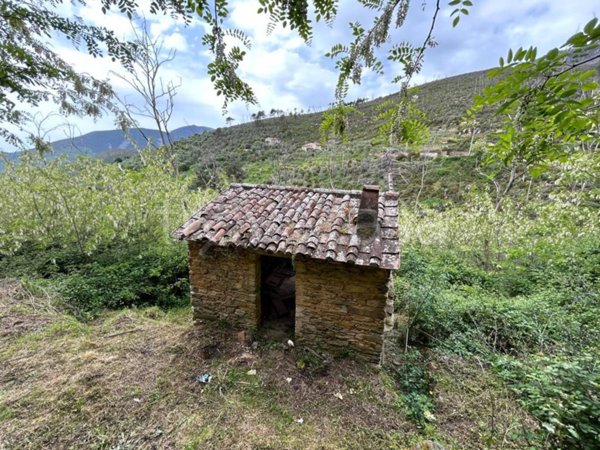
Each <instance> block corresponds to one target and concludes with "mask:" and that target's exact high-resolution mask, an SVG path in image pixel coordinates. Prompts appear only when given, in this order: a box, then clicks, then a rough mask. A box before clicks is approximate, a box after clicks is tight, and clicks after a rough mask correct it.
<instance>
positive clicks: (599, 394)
mask: <svg viewBox="0 0 600 450" xmlns="http://www.w3.org/2000/svg"><path fill="white" fill-rule="evenodd" d="M599 356H600V354H598V352H597V351H596V354H594V353H593V352H592V351H589V350H588V351H583V352H581V353H580V354H578V355H566V354H561V355H555V356H545V355H539V356H536V357H532V358H529V359H527V360H521V361H520V360H516V359H514V358H508V357H503V358H499V359H498V360H497V361H496V363H495V368H496V369H497V371H498V373H499V374H500V375H501V376H502V377H503V378H504V379H506V380H507V381H509V383H510V385H511V386H512V388H513V390H514V391H515V392H517V393H518V394H519V396H520V398H521V403H522V404H523V405H524V406H525V407H527V409H529V410H530V411H531V412H532V413H533V414H534V415H535V416H536V417H537V418H538V420H539V421H540V424H541V426H542V428H543V429H544V430H545V431H546V432H547V433H548V435H549V437H550V440H551V443H552V446H553V447H555V448H574V449H585V450H588V449H589V450H592V449H597V448H600V363H599V359H598V357H599Z"/></svg>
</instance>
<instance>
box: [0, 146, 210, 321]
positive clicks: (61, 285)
mask: <svg viewBox="0 0 600 450" xmlns="http://www.w3.org/2000/svg"><path fill="white" fill-rule="evenodd" d="M141 161H143V163H142V167H141V168H140V169H139V170H125V169H123V168H121V167H120V166H118V165H116V164H115V165H107V164H104V163H102V162H100V161H97V160H92V159H88V158H81V159H79V160H77V161H74V162H69V161H65V160H62V159H53V160H46V159H44V158H43V157H39V156H35V155H34V154H25V155H24V157H23V158H22V161H21V162H20V163H19V164H14V165H8V166H7V167H6V169H5V171H4V172H3V173H2V174H0V205H1V208H2V211H3V213H2V215H1V216H0V230H2V232H1V233H0V271H1V272H2V274H3V276H4V277H7V276H11V277H15V276H17V277H21V278H34V279H41V280H45V281H44V282H46V283H50V284H51V285H53V286H55V287H56V288H57V289H58V290H59V291H60V292H61V293H62V295H63V297H64V299H65V301H66V306H67V307H68V309H69V310H70V311H72V312H73V313H75V314H76V315H77V316H78V317H80V318H90V317H93V316H94V315H96V314H97V313H98V312H99V311H100V310H101V309H103V308H106V307H109V308H120V307H124V306H135V305H137V306H141V305H160V306H169V305H176V304H178V303H180V302H181V301H182V300H183V299H185V298H186V296H187V293H188V292H189V288H188V281H187V259H186V254H185V249H184V248H182V247H181V246H178V245H177V244H176V243H174V242H173V241H172V239H171V238H170V236H169V233H170V231H171V230H173V229H174V228H175V227H176V226H177V225H179V224H180V222H181V221H182V220H185V218H187V216H188V214H190V213H191V211H192V210H194V209H195V208H197V207H198V206H199V205H201V204H202V203H203V202H204V201H205V199H207V198H208V197H209V196H210V192H206V191H205V192H198V191H190V190H189V188H188V185H189V183H190V181H191V180H190V179H178V178H174V177H173V176H172V175H171V174H170V171H169V169H170V167H168V166H167V165H166V163H165V162H164V158H162V155H161V154H160V153H156V152H152V153H150V152H146V153H143V154H142V158H141Z"/></svg>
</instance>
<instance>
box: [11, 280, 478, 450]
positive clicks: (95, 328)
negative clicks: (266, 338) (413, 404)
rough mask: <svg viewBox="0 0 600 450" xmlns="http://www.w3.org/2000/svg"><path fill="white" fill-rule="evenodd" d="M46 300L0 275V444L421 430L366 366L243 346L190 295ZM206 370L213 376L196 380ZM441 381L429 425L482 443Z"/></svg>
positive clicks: (381, 443)
mask: <svg viewBox="0 0 600 450" xmlns="http://www.w3.org/2000/svg"><path fill="white" fill-rule="evenodd" d="M52 303H53V298H52V296H51V295H48V294H44V293H41V295H39V294H38V295H33V294H32V293H31V292H29V291H27V290H26V289H24V288H23V287H22V286H21V285H20V284H19V283H18V282H16V281H10V282H7V281H5V282H2V283H0V325H1V326H2V328H1V330H2V331H1V332H0V449H4V448H7V449H12V448H15V449H17V448H18V449H23V448H25V449H26V448H39V449H42V448H43V449H47V448H59V449H61V448H65V449H66V448H86V449H88V448H92V449H93V448H106V449H134V448H135V449H138V448H142V449H163V448H177V449H180V448H183V449H196V448H202V449H205V448H219V449H269V448H272V449H294V448H302V449H313V448H314V449H317V448H318V449H334V448H369V449H375V448H386V449H387V448H397V449H403V448H411V446H413V445H414V444H416V443H418V442H421V441H422V440H423V439H425V436H423V435H422V434H420V433H419V432H418V430H417V428H416V427H415V426H414V425H413V424H412V423H411V422H409V421H408V420H407V419H406V417H405V415H404V414H403V410H402V407H401V406H400V403H399V401H398V397H397V395H396V393H395V386H394V383H393V381H392V380H391V378H390V377H389V376H388V375H386V373H385V372H382V371H379V370H377V369H376V368H374V367H366V366H364V365H361V364H358V363H355V362H353V361H350V360H336V361H334V362H333V363H332V364H331V365H330V366H329V367H328V370H327V371H326V373H323V374H319V375H315V374H311V372H310V371H308V370H306V369H304V370H303V369H299V368H298V367H297V364H296V362H297V360H298V358H300V357H301V355H299V354H298V353H296V351H295V350H292V351H287V350H285V349H284V348H283V346H282V345H281V344H280V343H273V342H271V343H269V342H261V343H260V345H259V347H258V349H256V350H252V349H249V348H247V347H243V346H242V345H240V344H238V343H237V342H235V339H231V336H230V333H228V332H227V331H226V330H223V329H213V330H205V331H204V332H200V331H198V330H197V329H195V328H194V327H192V326H191V323H190V314H189V310H188V309H182V310H173V311H170V312H168V313H165V312H163V311H160V310H159V309H157V308H148V309H144V310H123V311H119V312H114V313H110V314H107V315H105V316H103V317H102V318H101V319H100V320H98V321H96V322H94V323H91V324H82V323H80V322H78V321H76V320H75V319H73V318H72V317H70V316H68V315H65V314H62V313H60V312H59V311H57V310H56V309H55V308H54V307H52ZM253 369H254V370H256V375H253V374H252V372H251V373H250V374H249V373H248V372H249V371H250V370H253ZM205 371H206V372H210V373H211V374H212V375H213V379H212V381H211V382H210V383H208V384H206V385H202V384H199V383H197V382H196V380H195V379H196V377H197V376H198V375H199V374H201V373H203V372H205ZM289 378H291V381H289V382H288V379H289ZM441 385H442V384H440V386H441ZM438 395H439V396H440V398H443V399H445V400H443V401H442V402H441V409H440V411H439V412H438V413H436V416H437V417H438V421H439V422H438V424H437V425H435V426H432V430H429V431H428V433H429V435H430V436H433V437H434V439H436V440H438V441H440V442H444V443H446V445H450V446H453V445H452V442H456V441H457V439H462V438H468V439H471V440H472V442H474V443H480V442H481V437H478V436H475V437H471V436H470V435H469V434H468V433H466V432H465V431H464V430H465V429H469V428H470V427H473V426H476V421H477V420H478V419H477V418H474V419H473V418H471V417H470V416H469V415H468V414H466V413H465V414H463V413H460V414H459V417H458V419H457V420H455V419H454V418H455V417H456V413H455V412H452V411H451V412H447V411H446V409H447V405H448V404H449V403H448V402H453V401H455V400H458V399H457V398H454V399H453V397H452V396H453V395H457V392H456V391H454V390H452V389H450V390H449V391H447V392H444V391H443V390H442V391H440V392H439V393H438ZM461 395H462V394H461ZM448 396H450V397H448ZM448 399H449V400H448ZM299 422H302V423H299ZM473 422H475V423H473ZM457 424H458V425H457ZM457 429H458V430H459V431H458V432H456V430H457ZM446 432H447V436H446ZM467 446H471V447H473V446H475V447H476V446H477V444H474V445H467ZM461 447H463V445H462V444H461V445H456V448H461Z"/></svg>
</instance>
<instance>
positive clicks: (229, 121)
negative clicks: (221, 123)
mask: <svg viewBox="0 0 600 450" xmlns="http://www.w3.org/2000/svg"><path fill="white" fill-rule="evenodd" d="M233 122H235V119H234V118H233V117H231V116H228V117H227V118H226V119H225V123H227V126H228V127H230V126H231V124H232V123H233Z"/></svg>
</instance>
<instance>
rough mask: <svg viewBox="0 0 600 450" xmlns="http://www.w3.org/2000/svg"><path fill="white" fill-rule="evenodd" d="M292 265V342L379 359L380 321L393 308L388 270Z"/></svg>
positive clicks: (302, 262)
mask: <svg viewBox="0 0 600 450" xmlns="http://www.w3.org/2000/svg"><path fill="white" fill-rule="evenodd" d="M295 267H296V330H295V331H296V340H297V342H298V344H299V345H307V346H315V347H319V348H323V349H325V350H329V351H332V352H334V353H335V352H336V351H343V350H353V351H354V352H355V354H356V357H358V358H360V359H364V360H368V361H371V362H379V360H380V355H381V351H382V345H383V333H384V322H391V317H389V316H391V314H392V311H393V307H392V305H391V304H390V303H389V302H390V300H389V298H388V284H389V279H390V271H389V270H384V269H378V268H374V267H364V266H351V265H348V264H340V263H330V262H325V261H317V260H304V259H302V260H296V265H295ZM388 325H389V324H388ZM386 328H387V327H386Z"/></svg>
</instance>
